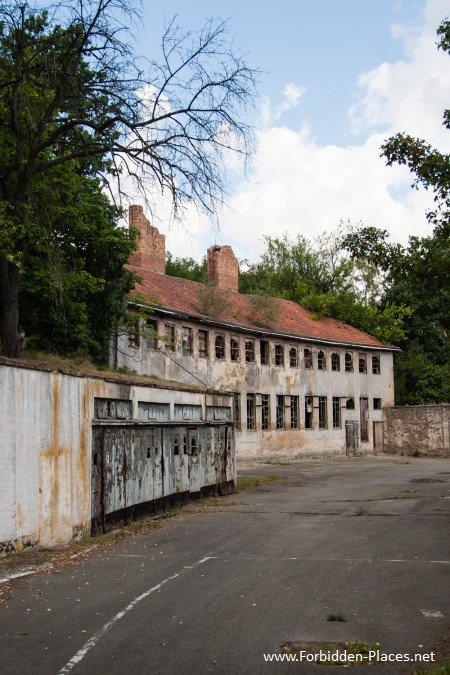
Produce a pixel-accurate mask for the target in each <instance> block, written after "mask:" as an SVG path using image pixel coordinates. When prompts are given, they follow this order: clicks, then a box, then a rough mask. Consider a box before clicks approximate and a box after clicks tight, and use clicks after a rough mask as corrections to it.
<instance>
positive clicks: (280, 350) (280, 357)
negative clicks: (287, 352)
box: [275, 345, 284, 366]
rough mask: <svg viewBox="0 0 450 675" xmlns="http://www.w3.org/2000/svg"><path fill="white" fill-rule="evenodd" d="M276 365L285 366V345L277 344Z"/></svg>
mask: <svg viewBox="0 0 450 675" xmlns="http://www.w3.org/2000/svg"><path fill="white" fill-rule="evenodd" d="M275 365H276V366H284V346H283V345H275Z"/></svg>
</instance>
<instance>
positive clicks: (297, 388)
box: [111, 206, 395, 457]
mask: <svg viewBox="0 0 450 675" xmlns="http://www.w3.org/2000/svg"><path fill="white" fill-rule="evenodd" d="M130 227H134V228H136V229H137V230H138V232H139V248H138V251H137V252H136V253H135V254H134V255H133V256H132V258H131V259H130V269H132V270H133V271H134V272H136V274H137V275H138V277H139V279H140V281H139V283H138V285H137V289H136V290H137V291H138V294H139V298H142V303H143V304H144V305H149V306H152V307H153V313H152V314H151V316H150V317H149V318H148V319H146V320H145V321H146V324H147V326H146V328H147V331H146V336H145V337H142V335H143V333H142V330H141V329H142V326H138V323H139V321H140V322H141V323H142V319H137V321H136V327H135V330H134V331H130V332H129V333H128V334H124V335H120V336H118V337H117V340H116V341H115V344H114V345H113V346H112V350H111V351H112V354H111V360H112V361H113V364H114V365H115V366H118V367H120V366H126V367H128V368H130V369H132V370H134V371H136V372H137V373H139V374H140V375H146V374H147V375H153V376H155V375H156V376H158V377H160V378H161V379H164V380H171V381H175V382H184V383H187V384H189V383H196V384H201V385H203V386H204V387H205V391H206V390H219V391H223V392H228V393H232V394H233V401H234V405H233V413H232V414H233V418H234V420H235V423H236V441H237V442H236V449H237V454H238V456H240V457H246V456H248V457H267V456H272V457H281V456H289V457H295V456H306V455H308V456H311V455H322V454H328V455H330V454H345V453H346V452H347V453H349V452H355V451H362V452H372V451H373V450H377V449H381V447H382V421H383V407H386V406H392V405H394V377H393V351H394V349H395V348H393V347H391V346H388V345H384V344H382V343H381V342H380V341H379V340H377V339H376V338H374V337H373V336H370V335H367V334H365V333H363V332H361V331H359V330H357V329H356V328H353V327H351V326H348V325H345V324H343V323H340V322H338V321H335V320H333V319H330V318H328V317H323V318H321V319H315V318H314V317H313V316H312V314H311V312H309V311H308V310H306V309H305V308H303V307H301V306H299V305H298V304H297V303H295V302H292V301H288V300H282V299H275V298H262V297H259V296H251V295H243V294H240V293H238V262H237V259H236V258H235V256H234V254H233V251H232V250H231V248H230V247H229V246H212V247H211V248H210V249H209V250H208V258H207V261H208V280H209V283H208V284H207V285H203V284H200V283H197V282H193V281H189V280H186V279H179V278H174V277H169V276H167V275H166V274H165V245H164V236H163V235H161V234H160V233H159V232H158V230H157V229H156V228H154V227H152V226H151V225H150V224H149V222H148V220H147V219H146V218H145V215H144V213H143V210H142V208H141V207H139V206H133V207H131V209H130ZM139 302H141V300H139V301H138V303H139Z"/></svg>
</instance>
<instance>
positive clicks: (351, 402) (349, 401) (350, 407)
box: [345, 398, 355, 410]
mask: <svg viewBox="0 0 450 675" xmlns="http://www.w3.org/2000/svg"><path fill="white" fill-rule="evenodd" d="M345 407H346V408H347V410H354V409H355V399H354V398H348V399H347V401H346V402H345Z"/></svg>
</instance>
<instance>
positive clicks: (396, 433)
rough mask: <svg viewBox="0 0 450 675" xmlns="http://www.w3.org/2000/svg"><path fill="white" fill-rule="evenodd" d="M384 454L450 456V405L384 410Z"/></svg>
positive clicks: (401, 407)
mask: <svg viewBox="0 0 450 675" xmlns="http://www.w3.org/2000/svg"><path fill="white" fill-rule="evenodd" d="M384 452H389V453H395V454H402V455H413V456H425V457H450V404H449V403H443V404H440V405H416V406H398V407H392V408H385V409H384Z"/></svg>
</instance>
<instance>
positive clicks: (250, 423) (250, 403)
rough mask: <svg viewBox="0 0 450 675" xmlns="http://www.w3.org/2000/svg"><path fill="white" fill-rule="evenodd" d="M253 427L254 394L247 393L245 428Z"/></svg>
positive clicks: (254, 425)
mask: <svg viewBox="0 0 450 675" xmlns="http://www.w3.org/2000/svg"><path fill="white" fill-rule="evenodd" d="M255 428H256V424H255V394H247V429H255Z"/></svg>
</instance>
